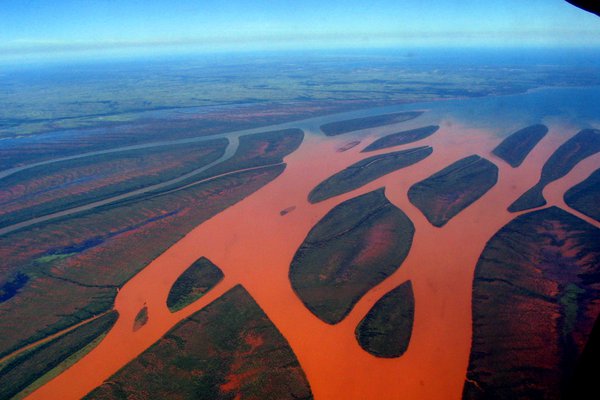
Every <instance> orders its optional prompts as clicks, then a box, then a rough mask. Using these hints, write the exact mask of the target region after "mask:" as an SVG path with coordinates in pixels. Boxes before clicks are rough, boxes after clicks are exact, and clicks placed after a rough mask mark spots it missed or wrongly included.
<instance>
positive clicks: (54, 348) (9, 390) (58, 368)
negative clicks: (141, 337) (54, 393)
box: [0, 311, 118, 399]
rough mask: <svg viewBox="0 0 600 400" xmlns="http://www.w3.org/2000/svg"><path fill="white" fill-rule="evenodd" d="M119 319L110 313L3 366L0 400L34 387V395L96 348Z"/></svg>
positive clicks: (112, 312)
mask: <svg viewBox="0 0 600 400" xmlns="http://www.w3.org/2000/svg"><path fill="white" fill-rule="evenodd" d="M117 317H118V313H117V312H116V311H109V312H108V313H106V314H104V315H102V316H100V317H98V318H96V319H94V320H92V321H90V322H87V323H85V324H83V325H81V326H79V327H77V328H75V329H73V330H72V331H70V332H67V333H65V334H64V335H62V336H59V337H57V338H55V339H52V340H50V341H49V342H47V343H44V344H40V345H39V346H37V347H34V348H33V349H31V350H28V351H26V352H24V353H22V354H20V355H18V356H16V357H15V358H14V359H12V360H10V361H8V362H6V363H4V364H3V365H0V398H2V399H10V398H12V397H13V396H15V395H17V394H19V393H20V392H21V391H23V390H24V389H26V388H28V387H29V386H30V385H32V384H34V387H32V388H31V390H30V389H28V391H32V389H34V388H37V387H39V386H41V385H42V384H44V383H45V382H47V381H48V380H50V379H51V378H52V377H54V376H55V375H56V374H58V373H60V372H62V371H63V370H65V369H67V368H68V367H69V366H71V365H72V364H73V363H74V362H75V361H76V360H77V359H79V358H80V357H82V356H83V355H84V354H86V353H88V352H90V351H91V350H92V349H93V348H94V347H96V345H97V344H98V343H99V341H100V339H101V338H102V337H103V336H104V335H105V334H106V333H107V332H108V331H109V330H110V328H112V326H113V325H114V324H115V322H116V321H117ZM45 375H46V376H47V377H45ZM40 378H41V379H40Z"/></svg>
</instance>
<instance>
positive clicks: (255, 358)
mask: <svg viewBox="0 0 600 400" xmlns="http://www.w3.org/2000/svg"><path fill="white" fill-rule="evenodd" d="M156 360H159V362H156ZM115 398H136V399H150V398H155V399H215V400H219V399H223V400H225V399H228V400H229V399H273V400H275V399H290V400H292V399H312V393H311V389H310V386H309V384H308V381H307V380H306V377H305V375H304V371H302V368H301V367H300V364H299V363H298V360H297V358H296V356H295V354H294V353H293V351H292V349H291V348H290V346H289V344H288V342H287V341H286V339H285V338H284V337H283V336H282V335H281V333H280V332H279V331H278V330H277V328H276V327H275V325H273V323H272V322H271V321H270V320H269V318H268V317H267V316H266V315H265V313H264V312H263V311H262V310H261V309H260V307H259V306H258V304H256V302H255V301H254V299H253V298H252V297H251V296H250V295H249V294H248V292H247V291H246V290H245V289H244V288H243V287H242V286H239V285H238V286H236V287H234V288H233V289H231V290H230V291H228V292H227V293H225V294H224V295H223V296H221V297H220V298H219V299H217V300H216V301H214V302H213V303H211V304H209V305H208V306H207V307H205V308H204V309H202V310H200V311H198V312H196V313H195V314H193V315H192V316H191V317H189V318H187V319H185V320H183V321H182V322H180V323H179V324H177V325H176V326H175V327H174V328H173V329H171V330H170V331H169V332H168V333H167V334H166V335H165V336H163V337H162V338H161V339H159V341H158V342H156V343H155V344H154V345H153V346H152V347H150V348H149V349H148V350H146V351H145V352H143V353H142V354H141V355H140V356H138V357H137V358H135V359H134V360H133V361H131V362H130V363H129V364H127V365H126V366H125V367H123V368H122V369H121V370H120V371H119V372H117V373H116V374H115V375H113V376H112V377H110V378H109V379H108V380H106V381H105V382H104V383H103V384H102V385H101V386H99V387H98V388H96V389H95V390H94V391H92V392H91V393H89V394H88V395H87V396H86V397H85V399H88V400H89V399H115Z"/></svg>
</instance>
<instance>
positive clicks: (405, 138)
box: [362, 125, 440, 153]
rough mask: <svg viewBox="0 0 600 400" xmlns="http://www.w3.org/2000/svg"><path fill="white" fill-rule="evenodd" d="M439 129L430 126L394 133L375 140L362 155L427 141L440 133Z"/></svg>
mask: <svg viewBox="0 0 600 400" xmlns="http://www.w3.org/2000/svg"><path fill="white" fill-rule="evenodd" d="M438 129H440V127H439V125H429V126H423V127H421V128H416V129H410V130H407V131H402V132H397V133H392V134H390V135H387V136H384V137H382V138H379V139H377V140H375V141H374V142H373V143H371V144H370V145H368V146H367V147H365V148H364V149H363V151H362V153H365V152H368V151H375V150H381V149H386V148H388V147H394V146H400V145H403V144H407V143H412V142H416V141H417V140H421V139H425V138H426V137H429V136H431V135H433V134H434V133H436V132H437V131H438Z"/></svg>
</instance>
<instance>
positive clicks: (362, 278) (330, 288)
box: [290, 189, 414, 324]
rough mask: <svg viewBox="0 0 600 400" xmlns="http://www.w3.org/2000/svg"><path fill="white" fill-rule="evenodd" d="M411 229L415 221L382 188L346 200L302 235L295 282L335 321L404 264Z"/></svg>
mask: <svg viewBox="0 0 600 400" xmlns="http://www.w3.org/2000/svg"><path fill="white" fill-rule="evenodd" d="M413 235H414V226H413V224H412V222H411V221H410V219H408V217H407V216H406V215H405V214H404V213H403V212H402V211H401V210H399V209H398V208H396V207H395V206H394V205H392V204H391V203H390V202H389V201H388V200H387V198H386V197H385V194H384V191H383V189H378V190H375V191H373V192H370V193H367V194H364V195H362V196H359V197H355V198H353V199H351V200H347V201H345V202H343V203H341V204H340V205H338V206H336V207H335V208H334V209H333V210H331V211H330V212H329V213H328V214H327V215H325V217H323V219H321V220H320V221H319V222H318V223H317V224H316V225H315V226H314V227H313V228H312V229H311V231H310V232H309V233H308V236H307V237H306V239H304V242H303V243H302V245H301V246H300V248H299V249H298V251H297V252H296V254H295V255H294V258H293V260H292V263H291V266H290V281H291V283H292V287H293V289H294V291H295V292H296V293H297V295H298V297H299V298H300V299H301V300H302V302H303V303H304V304H305V305H306V307H307V308H308V309H309V310H310V311H311V312H312V313H313V314H315V315H316V316H317V317H319V318H320V319H322V320H323V321H325V322H327V323H328V324H336V323H338V322H340V321H341V320H342V319H344V317H345V316H346V315H348V313H349V312H350V310H351V309H352V307H353V306H354V304H356V302H357V301H358V300H359V299H360V298H361V297H362V296H363V295H364V294H365V293H367V292H368V291H369V290H370V289H372V288H373V287H374V286H376V285H377V284H379V283H380V282H381V281H383V280H384V279H385V278H387V277H388V276H389V275H391V274H392V273H393V272H394V271H396V270H397V269H398V268H399V267H400V265H401V264H402V262H403V261H404V259H405V258H406V256H407V255H408V251H409V249H410V246H411V244H412V238H413Z"/></svg>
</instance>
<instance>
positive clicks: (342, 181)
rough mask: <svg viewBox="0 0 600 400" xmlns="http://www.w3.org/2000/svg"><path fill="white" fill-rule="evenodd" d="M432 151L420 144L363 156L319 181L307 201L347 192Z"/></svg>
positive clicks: (413, 161) (321, 199)
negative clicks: (362, 158) (414, 146)
mask: <svg viewBox="0 0 600 400" xmlns="http://www.w3.org/2000/svg"><path fill="white" fill-rule="evenodd" d="M432 152H433V149H432V148H431V147H429V146H422V147H417V148H414V149H408V150H401V151H396V152H393V153H386V154H380V155H376V156H372V157H369V158H365V159H364V160H361V161H359V162H357V163H355V164H352V165H351V166H349V167H348V168H346V169H344V170H342V171H340V172H338V173H337V174H335V175H332V176H331V177H329V178H327V179H325V180H324V181H323V182H321V183H319V184H318V185H317V186H316V187H315V188H314V189H313V190H311V191H310V193H309V194H308V201H309V202H311V203H313V204H314V203H318V202H320V201H323V200H327V199H329V198H331V197H335V196H339V195H340V194H343V193H347V192H349V191H351V190H354V189H357V188H359V187H361V186H363V185H366V184H367V183H369V182H371V181H374V180H375V179H377V178H380V177H382V176H384V175H387V174H389V173H390V172H393V171H395V170H397V169H400V168H405V167H408V166H409V165H412V164H415V163H418V162H419V161H421V160H423V159H425V158H426V157H428V156H429V155H430V154H431V153H432Z"/></svg>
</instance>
